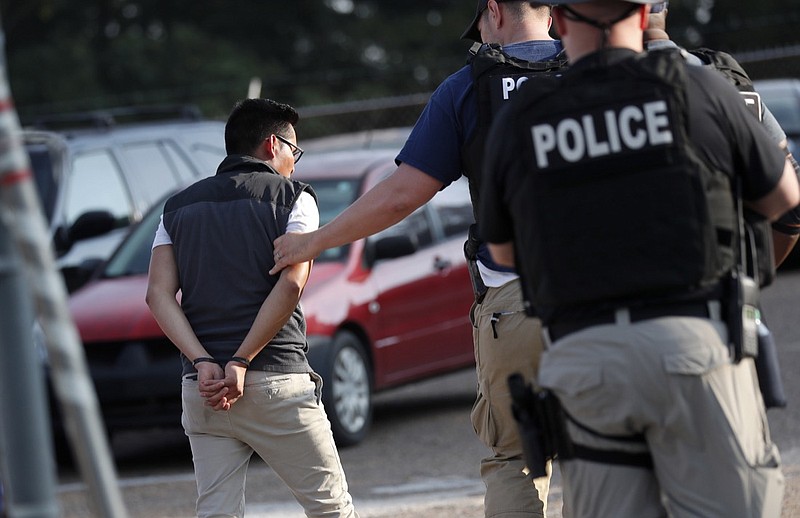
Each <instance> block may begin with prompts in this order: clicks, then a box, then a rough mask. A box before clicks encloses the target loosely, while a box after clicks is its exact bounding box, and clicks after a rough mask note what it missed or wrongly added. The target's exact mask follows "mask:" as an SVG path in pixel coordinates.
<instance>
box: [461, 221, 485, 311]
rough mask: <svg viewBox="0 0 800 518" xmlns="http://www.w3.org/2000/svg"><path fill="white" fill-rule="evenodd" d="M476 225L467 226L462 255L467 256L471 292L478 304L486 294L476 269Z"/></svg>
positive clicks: (479, 242) (478, 241)
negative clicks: (467, 230) (467, 231)
mask: <svg viewBox="0 0 800 518" xmlns="http://www.w3.org/2000/svg"><path fill="white" fill-rule="evenodd" d="M477 234H478V227H477V225H475V224H474V223H473V224H472V225H470V227H469V233H468V235H467V241H466V242H465V243H464V257H466V258H467V269H468V270H469V280H470V281H471V282H472V294H473V295H474V296H475V302H477V303H478V304H480V303H481V302H483V297H485V296H486V289H487V288H486V285H485V284H484V283H483V279H481V272H480V270H478V248H480V245H481V241H480V239H478V236H477Z"/></svg>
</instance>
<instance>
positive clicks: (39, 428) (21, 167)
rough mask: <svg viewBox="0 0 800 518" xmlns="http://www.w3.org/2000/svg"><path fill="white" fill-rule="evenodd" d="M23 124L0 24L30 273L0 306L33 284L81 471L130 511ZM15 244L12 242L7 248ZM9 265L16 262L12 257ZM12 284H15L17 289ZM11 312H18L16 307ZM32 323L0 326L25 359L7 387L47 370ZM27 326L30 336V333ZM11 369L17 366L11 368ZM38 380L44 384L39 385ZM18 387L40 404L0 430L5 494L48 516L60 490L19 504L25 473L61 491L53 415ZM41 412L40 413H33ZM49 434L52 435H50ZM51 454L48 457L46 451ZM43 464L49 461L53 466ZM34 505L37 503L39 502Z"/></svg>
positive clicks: (7, 223) (1, 157) (18, 235)
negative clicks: (46, 424) (49, 425)
mask: <svg viewBox="0 0 800 518" xmlns="http://www.w3.org/2000/svg"><path fill="white" fill-rule="evenodd" d="M0 27H2V24H0ZM19 130H20V128H19V120H18V118H17V114H16V111H15V110H14V107H13V104H12V102H11V95H10V90H9V86H8V80H7V77H6V62H5V45H4V33H3V32H2V29H1V28H0V226H2V227H3V238H5V236H8V239H4V240H5V242H6V243H11V244H13V245H14V246H15V248H16V251H18V253H19V255H18V257H19V258H21V259H22V262H21V264H22V271H23V272H24V274H25V275H24V277H25V281H26V282H24V283H20V282H19V281H18V280H17V276H15V275H9V278H10V279H9V280H10V281H11V285H10V286H9V287H8V288H7V289H6V290H5V291H0V303H2V305H3V308H2V311H0V313H5V312H6V311H8V309H9V308H11V307H16V306H19V307H20V308H21V307H22V306H23V305H24V303H23V302H22V301H21V300H20V299H19V298H17V297H16V295H18V294H19V292H21V291H22V289H23V287H27V288H28V289H29V290H30V293H31V294H32V300H33V302H34V304H35V307H36V313H37V316H38V319H39V323H40V324H41V327H42V330H43V332H44V336H45V341H46V345H47V353H48V357H49V359H50V364H51V367H52V369H51V379H52V382H53V387H54V389H55V393H56V396H57V398H58V400H59V402H60V403H61V407H62V415H63V419H64V425H65V428H66V429H67V432H68V438H69V439H70V442H71V444H72V447H73V451H74V453H75V459H76V462H77V465H78V468H79V471H80V472H81V475H82V477H83V478H84V480H85V482H86V484H87V486H88V492H89V495H90V502H91V504H92V505H93V507H94V509H95V512H96V513H97V516H102V517H103V518H124V517H126V516H127V512H126V510H125V507H124V505H123V500H122V496H121V493H120V491H119V487H118V485H117V480H116V473H115V470H114V465H113V462H112V458H111V453H110V449H109V446H108V441H107V440H106V437H105V434H104V431H103V427H102V424H101V420H100V411H99V405H98V403H97V395H96V394H95V392H94V387H93V386H92V382H91V379H90V378H89V372H88V368H87V366H86V359H85V358H84V356H83V351H82V348H81V342H80V338H79V336H78V332H77V330H76V328H75V324H74V323H73V322H72V319H71V317H70V314H69V311H68V308H67V293H66V288H65V286H64V282H63V279H62V278H61V276H60V275H59V273H58V271H57V270H56V266H55V258H54V256H53V252H52V249H51V241H50V236H49V233H48V231H47V227H46V225H45V222H44V216H43V214H42V210H41V208H40V204H39V199H38V197H37V195H36V189H35V186H34V184H33V179H32V174H31V170H30V165H29V160H28V156H27V154H26V153H25V150H24V148H23V147H22V143H21V142H20V131H19ZM11 248H12V247H11V246H9V247H8V250H11ZM2 252H3V250H0V257H13V255H12V254H10V253H5V254H2ZM9 265H11V263H10V262H9ZM12 271H13V270H12ZM12 290H14V291H13V292H12ZM23 298H24V297H23ZM10 313H12V314H14V312H13V311H10ZM32 323H33V318H32V317H31V316H30V315H27V316H25V315H14V317H13V322H7V321H5V320H3V321H2V324H3V327H2V328H0V333H2V334H3V335H4V336H5V337H6V338H7V340H4V341H3V342H2V343H0V346H2V347H3V349H4V350H5V351H6V352H8V351H15V352H16V353H18V355H19V357H20V358H25V360H24V361H22V360H19V359H15V358H8V356H7V355H5V354H4V355H3V356H0V360H4V361H2V363H0V369H2V371H0V374H2V378H3V385H2V387H3V388H5V386H6V385H5V383H7V382H8V383H10V382H12V381H15V380H16V381H17V382H20V383H21V380H19V379H18V378H19V377H20V376H25V377H28V378H31V379H35V378H36V376H35V375H34V374H33V373H32V371H36V370H37V369H38V372H39V375H40V376H41V374H42V372H43V368H42V364H41V362H39V363H38V364H37V362H36V352H35V350H34V348H33V345H32V341H33V325H32ZM6 326H9V327H6ZM10 330H13V332H10ZM26 332H27V334H28V336H29V337H30V338H29V339H25V338H23V336H24V335H25V334H26ZM9 341H13V342H14V343H13V344H12V345H9V344H8V343H6V342H9ZM23 344H28V345H27V349H26V350H25V351H18V350H17V347H13V346H14V345H16V346H18V347H23ZM12 347H13V348H12ZM21 362H22V363H21ZM23 364H24V367H23ZM9 369H16V370H14V371H13V372H11V371H10V370H9ZM25 369H27V371H26V370H25ZM34 383H35V384H36V386H37V387H38V388H32V387H33V384H34ZM26 387H27V388H26V389H25V390H33V391H34V392H35V391H37V390H39V391H41V390H43V385H42V382H41V378H40V379H39V381H38V382H33V383H32V384H31V386H27V385H26ZM19 389H20V387H19V386H14V387H12V388H10V389H9V390H10V391H7V392H3V393H1V395H2V399H4V400H5V399H8V398H12V402H11V404H12V405H13V404H18V405H30V406H31V407H36V408H32V409H31V411H32V413H31V415H29V416H26V417H25V419H29V421H27V423H22V422H19V421H20V420H19V418H18V417H15V416H14V415H13V414H12V415H9V416H7V415H6V414H5V413H4V414H2V420H3V423H4V426H3V428H0V431H3V432H4V431H5V428H6V427H8V428H9V429H10V431H9V437H8V438H9V442H8V444H7V445H5V446H2V447H3V448H4V449H5V450H6V451H5V452H4V456H5V458H6V459H7V460H8V464H11V465H9V466H4V469H6V470H7V471H5V473H4V480H5V482H6V483H7V484H8V487H7V491H6V494H7V498H8V501H9V504H10V506H9V509H8V513H9V516H10V517H11V518H18V517H19V518H38V517H40V516H41V517H47V516H49V515H48V514H46V512H48V510H49V509H50V508H51V507H52V503H53V502H54V501H55V500H54V498H53V500H52V501H51V499H50V497H44V498H42V497H43V496H44V495H42V494H34V495H31V496H32V497H35V498H42V499H43V500H44V501H43V502H42V503H41V505H40V506H37V508H36V509H32V510H31V512H30V513H27V512H25V510H24V509H21V508H17V503H18V500H19V499H20V498H21V495H23V493H21V491H29V490H30V489H31V488H30V487H22V485H23V483H22V482H20V483H18V482H17V481H18V477H24V476H30V477H32V478H36V477H43V478H42V480H41V481H34V482H31V483H30V484H29V485H31V486H34V487H35V486H37V485H41V486H43V487H44V488H45V489H44V491H46V492H47V493H53V494H54V493H55V491H54V489H53V487H54V484H55V483H54V482H53V479H52V478H51V477H53V476H54V474H53V473H52V471H53V460H52V458H53V455H52V451H51V449H52V446H50V444H51V443H50V441H49V440H47V434H48V432H49V430H47V429H43V425H42V421H46V418H44V419H42V418H41V416H42V414H43V413H44V412H45V407H44V406H43V401H37V400H36V399H27V398H29V397H30V394H25V393H24V392H23V391H21V390H19ZM42 399H43V398H42ZM0 409H2V410H3V411H4V412H6V411H10V410H9V409H8V403H7V402H6V401H4V402H3V406H2V407H0ZM12 410H17V409H12ZM34 413H36V414H37V415H38V417H37V416H34ZM23 425H24V426H30V427H31V430H33V431H32V432H31V433H32V435H31V436H28V437H21V434H22V433H23V432H22V430H23V429H22V428H18V427H21V426H23ZM42 437H44V438H45V439H44V440H43V439H42ZM18 439H23V440H25V441H28V442H29V444H28V445H27V446H30V448H28V447H26V448H25V449H24V451H20V452H17V451H15V452H9V451H7V450H8V449H10V448H13V447H15V445H16V443H17V442H18ZM40 441H41V442H40ZM4 442H5V439H4ZM48 446H49V448H48ZM23 455H27V456H29V457H28V459H27V462H28V463H30V464H31V466H32V467H30V468H29V467H21V466H19V465H17V464H18V462H19V461H22V460H25V459H21V457H22V456H23ZM48 456H49V459H48V458H46V457H48ZM42 457H45V458H42ZM4 464H5V463H4ZM43 466H47V468H44V467H43ZM37 471H40V472H37ZM48 478H49V480H48ZM20 480H21V478H20ZM31 505H32V506H33V503H32V504H31Z"/></svg>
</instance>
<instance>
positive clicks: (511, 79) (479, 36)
mask: <svg viewBox="0 0 800 518" xmlns="http://www.w3.org/2000/svg"><path fill="white" fill-rule="evenodd" d="M550 24H551V18H550V7H549V6H548V5H545V4H541V3H538V2H530V1H521V0H478V2H477V8H476V10H475V17H474V18H473V19H472V21H471V22H470V24H469V26H468V27H467V30H466V31H465V32H464V34H463V36H462V37H463V38H467V39H470V40H472V41H475V42H476V43H495V44H498V45H496V46H489V45H486V46H484V48H481V46H480V45H477V47H478V48H477V49H476V50H474V51H473V52H474V59H472V62H471V64H469V65H467V66H464V67H462V68H461V69H460V70H458V71H456V72H455V73H454V74H452V75H450V76H449V77H448V78H447V79H445V80H444V81H443V82H442V84H441V85H439V87H438V88H437V89H436V91H435V92H434V93H433V95H432V96H431V99H430V100H429V101H428V104H427V105H426V107H425V109H424V110H423V112H422V114H421V115H420V119H419V120H418V121H417V123H416V124H415V126H414V129H413V130H412V132H411V135H410V136H409V138H408V140H407V141H406V144H405V145H404V147H403V149H402V150H401V151H400V154H399V155H398V156H397V162H398V164H399V166H398V167H397V169H396V171H395V172H394V173H392V174H391V175H390V176H389V177H388V178H387V179H386V180H384V181H383V182H381V183H380V184H378V185H377V186H376V187H374V188H373V189H371V190H370V191H369V192H367V193H366V194H364V196H362V197H361V198H359V199H358V200H357V201H356V202H355V203H354V204H352V205H351V206H350V207H348V209H347V210H345V211H344V212H342V213H341V214H340V215H339V216H337V217H336V218H335V219H333V220H332V221H331V222H329V223H327V224H325V225H323V226H322V227H320V229H319V230H317V231H314V232H309V233H307V234H285V235H284V236H281V237H280V238H278V239H277V240H276V241H275V253H276V267H275V268H273V270H272V271H271V273H274V272H276V271H277V270H278V269H280V268H282V267H283V266H286V265H288V264H293V263H296V262H302V261H307V260H309V259H313V258H314V257H316V256H317V255H318V254H319V253H321V252H322V251H323V250H325V249H326V248H330V247H334V246H339V245H342V244H345V243H349V242H351V241H354V240H356V239H360V238H363V237H366V236H368V235H371V234H374V233H375V232H378V231H380V230H383V229H384V228H387V227H389V226H390V225H392V224H394V223H396V222H397V221H399V220H400V219H402V218H404V217H406V216H407V215H409V214H411V213H412V212H413V211H414V210H416V209H417V208H418V207H420V206H422V205H423V204H424V203H425V202H427V201H428V200H429V199H431V198H432V197H433V196H434V195H435V194H436V193H437V192H438V191H439V190H441V189H442V188H446V186H447V185H449V184H450V183H451V182H453V181H455V180H457V179H459V178H460V177H461V176H462V175H465V176H467V178H468V179H469V183H470V194H471V196H472V200H473V204H476V200H477V199H478V196H479V193H480V176H481V171H480V167H479V166H480V164H481V162H482V153H481V152H482V150H483V148H484V143H485V138H486V137H485V135H486V134H487V133H488V127H489V123H490V117H492V115H493V106H496V105H502V104H503V103H507V102H508V101H509V100H510V99H513V96H514V95H516V94H517V93H518V92H521V91H524V89H521V88H520V87H521V86H522V85H523V84H529V83H532V82H535V81H536V80H538V78H535V77H534V78H532V79H527V78H528V76H527V75H524V72H526V69H527V71H531V72H533V73H534V74H536V75H546V74H547V73H548V72H550V71H552V69H557V68H559V67H560V66H561V65H562V64H563V60H560V59H557V58H558V56H559V54H560V53H561V51H562V48H561V43H560V42H559V41H557V40H554V39H553V38H552V37H551V36H550V34H549V30H550ZM473 47H475V45H473ZM533 62H536V63H533ZM507 72H508V73H507ZM539 72H541V74H538V73H539ZM526 79H527V80H526ZM487 117H488V118H489V119H487ZM477 248H478V249H477V250H469V251H468V253H467V255H468V257H470V259H471V265H472V266H476V269H479V270H480V275H479V276H478V275H475V276H474V278H475V280H476V281H478V280H479V281H480V283H482V284H483V285H485V287H481V286H477V284H478V283H476V288H477V289H476V292H477V293H476V301H475V302H476V303H475V305H474V306H473V309H472V311H471V314H470V317H471V320H472V322H473V327H474V329H473V340H474V344H473V345H474V348H475V360H476V366H477V376H478V387H477V397H476V400H475V405H474V407H473V410H472V413H471V415H470V418H471V421H472V425H473V427H474V429H475V432H476V433H477V434H478V437H479V438H480V440H481V442H483V443H484V444H485V445H486V447H487V448H488V450H489V451H488V455H487V457H486V458H485V459H483V460H482V461H481V466H480V471H481V478H482V479H483V481H484V483H485V485H486V495H485V499H484V511H485V515H486V517H487V518H488V517H498V518H499V517H502V518H525V517H533V516H543V515H544V512H545V506H546V503H547V491H548V487H549V477H548V476H547V475H545V476H540V477H537V478H536V479H535V480H534V483H531V477H530V476H529V474H528V470H527V469H526V465H525V460H524V458H523V454H522V445H521V442H520V439H519V436H518V434H517V425H516V422H515V421H514V418H513V416H512V413H511V396H510V393H509V390H508V385H507V383H506V379H507V378H508V375H509V374H510V373H512V372H514V371H515V370H521V371H522V372H523V373H524V374H525V375H527V376H529V377H530V376H533V375H534V374H535V373H536V371H537V370H538V368H539V356H540V353H541V350H542V347H543V345H542V341H541V338H540V336H541V333H540V331H541V329H540V325H539V321H538V319H535V318H531V317H529V316H528V315H526V313H525V311H524V308H523V307H522V297H521V294H520V293H521V287H520V283H519V278H518V276H517V274H516V272H514V271H513V269H510V268H505V267H502V266H499V265H497V264H495V263H494V262H493V261H492V260H491V257H490V255H489V252H488V249H486V248H485V246H484V247H477ZM434 346H435V345H434Z"/></svg>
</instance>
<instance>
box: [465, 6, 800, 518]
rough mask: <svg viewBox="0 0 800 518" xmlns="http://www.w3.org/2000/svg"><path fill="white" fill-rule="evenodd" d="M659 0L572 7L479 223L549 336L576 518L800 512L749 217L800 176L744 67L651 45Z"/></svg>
mask: <svg viewBox="0 0 800 518" xmlns="http://www.w3.org/2000/svg"><path fill="white" fill-rule="evenodd" d="M650 3H653V2H652V0H631V1H623V0H593V1H592V0H583V1H581V0H578V1H570V0H561V1H560V2H558V4H559V5H557V6H556V7H554V10H553V18H554V21H555V23H556V27H557V29H558V32H559V34H560V35H561V37H562V41H563V42H564V46H565V49H566V51H567V55H568V57H569V60H570V64H571V65H570V69H569V70H567V71H566V72H565V73H564V74H563V76H562V77H561V78H560V79H558V80H553V81H549V82H540V83H532V84H530V85H528V86H526V88H525V89H524V90H522V92H520V95H519V96H518V97H516V98H515V99H513V100H512V102H511V104H510V105H509V106H508V107H507V108H506V109H504V111H503V112H501V114H500V115H499V117H498V118H497V120H496V121H495V122H494V124H493V126H492V130H491V132H490V137H489V141H488V143H487V160H486V163H485V167H484V170H485V171H486V172H487V175H486V177H485V178H484V183H483V185H484V189H483V192H482V197H481V210H480V211H479V216H480V217H479V224H480V226H481V231H482V234H483V237H484V238H486V239H487V240H488V241H489V243H490V250H491V252H492V255H493V257H494V258H495V260H497V261H498V262H500V263H501V264H509V265H511V264H516V266H517V269H518V271H519V272H520V275H521V276H522V286H523V293H524V296H525V298H526V300H527V303H528V304H529V305H532V306H533V307H535V310H536V313H537V314H538V315H539V316H540V318H541V319H542V323H543V326H544V333H545V335H546V336H547V337H548V349H547V350H546V351H545V353H544V355H543V357H542V363H541V366H540V371H539V379H538V382H539V385H540V386H541V387H544V388H545V389H548V390H549V391H550V392H551V393H552V394H554V395H555V396H557V399H558V400H559V401H560V404H561V406H562V408H563V417H564V420H563V427H562V430H561V433H560V436H561V438H562V439H566V441H562V443H563V444H566V446H564V447H563V451H562V450H560V451H559V455H561V453H562V452H563V453H564V455H561V461H560V466H561V470H562V476H563V488H564V489H563V491H564V492H563V495H564V516H570V517H571V516H580V517H597V516H614V517H642V516H665V515H671V516H720V517H721V516H764V517H767V516H772V517H774V516H780V506H781V500H782V494H783V479H782V475H781V472H780V460H779V455H778V452H777V448H776V447H775V445H774V444H773V443H772V442H771V440H770V437H769V431H768V427H767V421H766V416H765V410H764V406H763V402H762V401H761V397H760V394H759V391H758V384H757V381H756V378H755V374H754V366H753V360H752V358H751V357H748V356H747V355H746V354H742V350H743V349H742V348H741V347H739V346H740V345H741V344H746V345H750V344H752V339H753V337H752V335H751V332H752V330H753V327H752V325H751V324H752V316H753V315H752V314H751V312H750V311H749V309H752V307H751V304H753V303H754V300H753V299H755V298H757V293H756V292H755V291H754V290H753V289H752V288H753V286H752V283H748V282H747V279H746V278H745V277H742V276H741V275H740V272H739V268H738V267H737V264H738V262H739V259H740V252H739V248H740V247H739V242H738V236H739V234H740V231H739V226H740V225H739V217H738V213H739V212H740V210H741V208H742V207H741V205H742V204H743V205H745V206H746V207H748V208H749V209H751V210H753V211H754V212H756V213H758V214H761V215H763V216H764V217H766V218H768V219H775V218H777V217H778V216H779V215H781V214H782V213H784V212H785V211H787V210H788V209H790V208H792V207H794V206H796V205H797V204H798V201H800V191H799V189H798V185H797V179H796V177H795V174H794V171H793V170H792V168H791V166H789V165H788V163H787V162H786V161H785V160H784V155H783V153H782V152H781V151H780V149H778V147H777V146H776V145H775V144H774V142H772V141H771V140H770V138H769V136H768V135H767V134H766V132H765V131H764V130H763V128H762V127H761V126H760V124H759V123H758V121H757V120H756V119H755V118H754V117H752V116H751V115H750V114H749V113H748V112H747V111H746V108H745V107H744V105H743V103H742V101H741V98H740V95H739V93H738V92H737V91H736V90H735V89H734V88H733V87H732V86H731V85H729V84H728V83H727V82H726V81H725V79H724V78H722V77H721V76H720V75H719V74H717V73H715V72H713V71H710V70H707V69H706V68H705V67H690V66H687V65H686V63H685V61H684V60H683V59H682V58H681V57H680V56H679V55H678V54H677V53H670V52H656V53H649V54H645V53H643V52H642V51H643V48H642V31H643V29H644V28H645V27H647V18H648V14H649V4H650ZM489 171H491V174H489ZM737 193H740V194H737ZM739 292H741V293H743V294H745V295H747V297H739V296H737V295H738V294H739ZM744 303H747V304H744ZM743 304H744V305H743ZM743 309H744V310H745V311H742V310H743ZM737 310H738V317H737V316H736V312H737ZM737 337H742V339H738V338H737Z"/></svg>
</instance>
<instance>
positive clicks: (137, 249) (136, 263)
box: [103, 199, 166, 277]
mask: <svg viewBox="0 0 800 518" xmlns="http://www.w3.org/2000/svg"><path fill="white" fill-rule="evenodd" d="M165 202H166V199H164V200H162V202H161V203H159V204H158V205H157V206H154V207H152V208H151V209H150V212H148V213H147V215H146V216H145V217H144V218H143V219H142V221H140V222H139V224H138V225H136V227H135V228H134V229H133V230H132V231H131V233H130V234H129V235H128V237H127V238H126V239H125V241H123V244H122V245H121V246H120V247H119V248H118V249H117V251H116V252H115V253H114V255H113V256H112V257H111V259H109V260H108V263H107V264H106V266H105V270H104V272H103V274H104V276H105V277H123V276H128V275H143V274H146V273H147V271H148V269H149V267H150V254H151V250H152V246H153V238H154V236H155V235H156V229H157V228H158V223H159V222H160V221H161V214H162V213H163V212H164V203H165Z"/></svg>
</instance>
